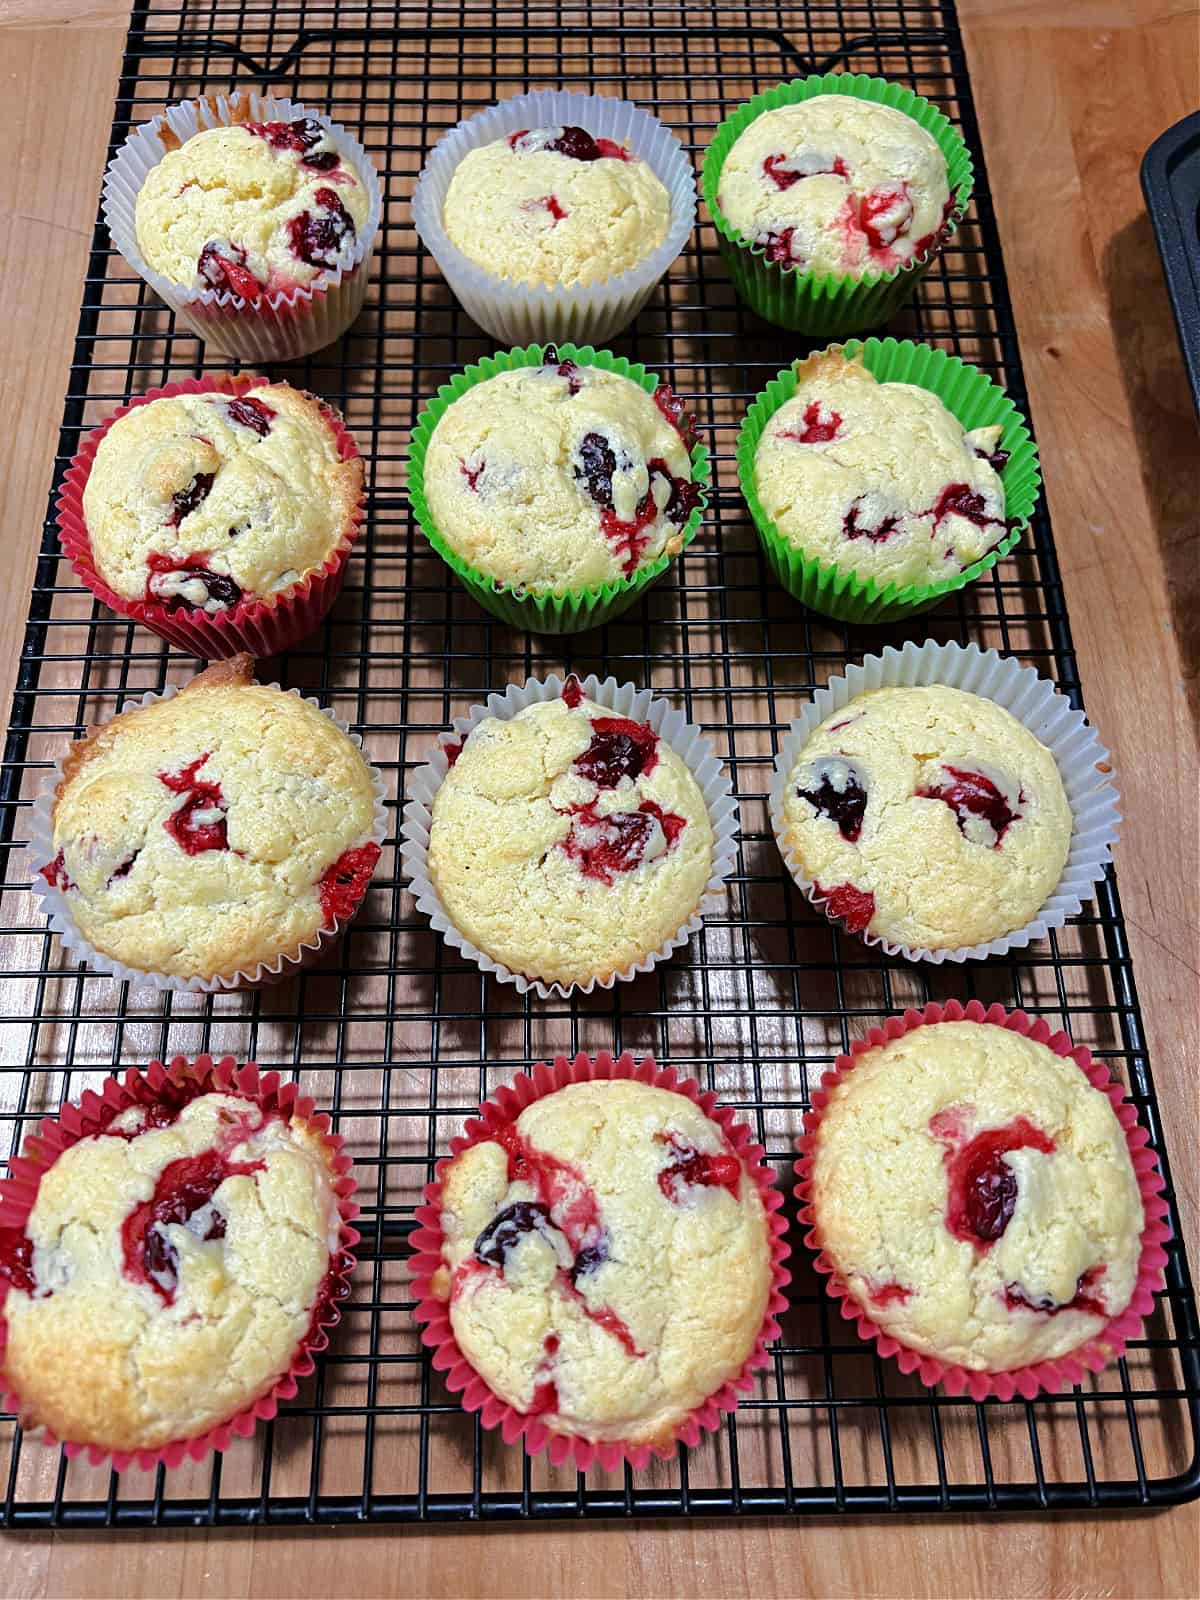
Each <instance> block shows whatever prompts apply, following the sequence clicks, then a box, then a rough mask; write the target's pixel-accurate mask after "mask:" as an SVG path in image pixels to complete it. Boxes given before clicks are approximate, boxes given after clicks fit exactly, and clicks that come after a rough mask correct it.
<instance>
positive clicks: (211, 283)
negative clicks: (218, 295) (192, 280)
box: [196, 239, 263, 300]
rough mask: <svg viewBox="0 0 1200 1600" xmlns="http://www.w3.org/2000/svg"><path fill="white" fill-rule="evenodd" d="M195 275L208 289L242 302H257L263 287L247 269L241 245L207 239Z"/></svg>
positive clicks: (244, 253) (198, 259) (197, 262)
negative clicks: (239, 299) (228, 294)
mask: <svg viewBox="0 0 1200 1600" xmlns="http://www.w3.org/2000/svg"><path fill="white" fill-rule="evenodd" d="M196 271H197V272H198V273H199V274H200V277H201V278H202V279H203V280H204V282H205V283H206V284H207V285H208V287H209V288H210V289H218V290H221V289H228V290H229V291H230V292H231V293H233V294H240V295H241V296H242V298H243V299H244V300H257V299H258V297H259V295H260V294H261V293H262V287H263V286H262V284H261V283H259V281H258V279H257V278H256V277H255V276H254V274H253V273H252V272H251V271H250V268H249V267H248V266H247V265H246V252H245V251H244V250H243V249H242V248H241V246H240V245H231V244H225V243H223V242H222V241H220V240H217V239H210V240H209V241H208V243H207V244H206V245H205V246H204V248H203V249H202V250H201V251H200V255H199V257H198V258H197V261H196Z"/></svg>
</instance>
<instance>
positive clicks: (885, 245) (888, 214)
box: [858, 183, 913, 250]
mask: <svg viewBox="0 0 1200 1600" xmlns="http://www.w3.org/2000/svg"><path fill="white" fill-rule="evenodd" d="M912 219H913V203H912V196H911V195H910V194H909V192H908V185H907V184H903V183H885V184H881V185H880V186H879V188H877V189H872V190H871V192H870V194H866V195H864V196H863V198H862V202H861V204H860V206H859V211H858V223H859V227H860V228H861V229H862V231H863V232H864V233H865V234H866V236H867V243H868V244H869V245H870V246H871V248H872V250H889V249H891V247H892V245H894V244H895V242H896V240H897V239H898V238H899V237H900V235H901V234H902V233H903V232H904V230H905V228H907V227H908V225H909V223H910V222H911V221H912Z"/></svg>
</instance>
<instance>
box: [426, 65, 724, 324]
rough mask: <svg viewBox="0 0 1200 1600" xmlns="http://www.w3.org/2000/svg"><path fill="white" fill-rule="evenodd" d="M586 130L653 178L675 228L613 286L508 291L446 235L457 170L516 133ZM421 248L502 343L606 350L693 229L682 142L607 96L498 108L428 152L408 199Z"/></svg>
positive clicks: (539, 94)
mask: <svg viewBox="0 0 1200 1600" xmlns="http://www.w3.org/2000/svg"><path fill="white" fill-rule="evenodd" d="M564 124H573V125H575V126H576V127H583V128H586V129H587V131H588V133H590V134H591V135H592V136H593V137H594V138H604V139H615V140H616V141H617V142H618V143H619V144H625V145H628V146H629V147H630V149H631V150H632V151H633V153H634V154H635V155H636V156H638V157H639V158H640V159H641V160H642V161H645V162H647V163H648V164H649V166H650V167H651V168H652V169H653V171H654V172H655V173H656V174H657V176H658V178H659V180H660V181H661V182H662V184H663V185H664V187H665V188H666V190H667V193H668V194H669V195H670V197H671V223H670V227H669V228H668V230H667V236H666V238H665V239H664V240H663V242H662V243H661V244H660V245H659V246H658V248H657V249H656V250H652V251H651V253H650V254H649V255H648V256H646V257H645V258H644V259H643V260H641V261H638V262H636V263H635V264H634V265H633V266H632V267H629V268H627V269H626V270H625V271H624V272H620V273H618V274H617V276H616V277H614V278H604V279H601V280H599V281H598V282H596V283H589V284H585V285H582V286H580V285H573V286H571V287H566V286H564V285H561V284H558V285H555V286H554V287H553V288H547V287H545V286H544V285H542V284H528V283H513V282H510V281H507V280H505V279H503V278H498V277H496V276H494V275H493V274H492V273H490V272H486V271H485V270H484V269H483V268H482V267H480V266H478V265H477V264H476V263H475V262H474V261H472V260H470V259H469V258H468V257H467V256H465V255H464V254H463V253H462V251H461V250H459V249H458V248H457V246H455V245H453V244H451V243H450V239H449V237H448V235H447V233H446V230H445V228H444V227H443V226H442V207H443V205H444V203H445V199H446V191H447V190H448V189H449V187H450V180H451V178H452V177H453V175H454V171H455V168H456V167H457V166H458V164H459V162H460V161H461V160H462V159H463V157H464V156H465V155H466V154H467V152H468V151H469V150H474V149H475V148H476V147H477V146H478V145H482V144H491V143H493V142H494V141H495V140H497V139H503V138H506V137H507V136H508V135H509V134H510V133H515V132H516V131H517V129H519V128H555V127H561V126H562V125H564ZM412 210H413V222H414V224H415V225H416V230H417V233H418V234H419V235H420V237H421V242H422V243H423V244H424V245H425V248H426V249H427V250H428V251H429V253H430V254H431V255H432V256H433V258H434V260H435V261H436V262H437V264H438V266H439V267H440V268H441V269H442V275H443V277H444V278H445V279H446V282H447V283H448V284H449V285H450V288H451V289H452V290H453V291H454V293H455V295H456V296H457V297H458V299H459V300H460V301H461V302H462V305H463V308H464V309H465V310H466V312H467V314H468V316H469V317H470V318H471V320H472V321H473V322H476V323H478V324H479V326H480V327H481V328H483V329H485V330H486V331H487V332H488V333H490V334H492V335H493V337H494V338H496V339H498V340H500V341H501V342H502V343H504V344H510V345H515V344H529V343H530V342H531V341H535V340H536V341H538V342H542V341H544V340H546V339H570V340H571V341H572V342H573V343H575V344H581V345H582V344H602V343H604V342H605V341H606V340H608V339H611V338H612V337H613V336H614V335H615V334H618V333H620V332H621V330H622V329H623V328H627V327H628V326H629V324H630V323H631V322H632V321H633V319H634V317H636V316H637V314H638V312H639V311H640V310H641V309H642V307H643V306H644V305H645V303H646V301H647V300H648V299H649V297H650V295H651V293H652V292H653V289H654V286H655V284H656V283H657V282H658V281H659V279H660V278H661V277H662V276H663V274H664V273H665V272H666V270H667V268H668V267H669V266H670V265H671V263H672V262H673V261H674V260H675V258H676V256H677V255H678V254H679V252H680V251H681V250H682V249H683V247H684V245H685V243H686V242H687V239H688V236H689V235H690V233H691V231H692V229H693V227H694V226H695V223H696V176H695V173H694V172H693V170H692V164H691V162H690V161H689V160H688V158H687V155H686V153H685V152H684V150H683V147H682V146H681V144H680V143H679V140H678V139H677V138H676V137H675V135H674V134H673V133H671V132H670V130H669V129H667V128H665V127H664V126H663V124H662V123H661V122H659V121H658V119H657V118H656V117H652V116H651V115H650V113H649V112H648V111H643V110H641V108H640V107H638V106H635V105H631V104H630V102H629V101H628V100H615V99H613V98H611V97H610V96H608V95H596V94H575V93H572V92H570V91H568V90H565V89H535V90H533V91H532V92H531V93H530V94H522V95H517V96H516V97H515V98H514V99H512V100H503V101H501V102H500V104H499V105H495V106H490V107H489V108H488V110H486V111H480V112H479V113H478V114H477V115H475V116H473V117H469V118H466V119H465V120H464V121H462V122H460V123H459V124H458V126H457V127H454V128H451V129H450V131H449V132H448V133H446V134H443V136H442V138H441V139H439V141H438V143H437V144H436V145H435V146H434V148H433V151H432V152H431V154H430V156H429V158H428V160H427V161H426V163H425V166H424V168H423V170H422V172H421V176H420V177H419V178H418V180H417V186H416V189H415V191H414V193H413V200H412Z"/></svg>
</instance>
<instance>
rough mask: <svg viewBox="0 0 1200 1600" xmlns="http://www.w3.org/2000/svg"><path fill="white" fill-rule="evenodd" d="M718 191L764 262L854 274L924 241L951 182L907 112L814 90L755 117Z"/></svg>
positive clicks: (890, 262)
mask: <svg viewBox="0 0 1200 1600" xmlns="http://www.w3.org/2000/svg"><path fill="white" fill-rule="evenodd" d="M718 198H719V203H720V206H721V210H722V211H723V212H724V213H725V216H726V218H727V220H728V221H729V223H730V225H731V226H732V227H734V228H736V229H737V231H738V232H739V233H741V234H742V235H743V236H744V237H745V238H747V239H749V240H751V241H752V242H753V243H755V244H759V245H762V246H763V250H764V254H765V256H766V259H767V260H768V261H772V262H775V263H777V264H778V265H779V266H782V267H785V268H796V269H798V270H800V271H807V270H811V271H814V272H819V273H838V274H850V275H854V276H860V275H862V274H863V273H866V272H872V271H874V272H890V271H892V270H893V269H894V268H896V267H900V266H904V265H905V264H906V263H907V262H909V261H911V260H912V258H913V257H914V256H919V255H923V254H924V253H925V252H926V251H928V250H929V249H931V248H932V246H933V245H934V243H935V242H936V239H937V235H938V232H939V230H940V229H941V227H942V224H943V222H944V221H945V219H946V216H947V214H948V212H949V210H950V185H949V179H948V176H947V170H946V158H945V156H944V155H943V154H942V152H941V149H940V148H939V146H938V142H937V140H936V139H935V138H934V137H933V135H932V134H931V133H929V132H928V131H927V130H926V129H925V128H923V127H922V126H921V124H920V123H919V122H916V121H914V119H913V118H912V117H911V116H906V115H905V114H904V112H902V111H897V110H895V109H893V107H891V106H887V105H880V104H878V103H876V102H873V101H869V100H859V99H856V98H853V97H852V96H850V95H845V94H818V95H815V96H813V97H812V98H811V99H807V100H802V101H800V102H798V103H796V104H793V105H783V106H779V107H778V108H777V109H775V110H773V111H765V112H763V113H762V115H761V116H758V117H755V118H754V120H753V121H752V122H751V123H750V124H749V126H748V127H747V128H746V129H745V130H744V131H743V132H742V134H741V135H740V136H739V137H738V139H737V140H736V141H735V143H734V145H733V147H732V149H731V150H730V152H729V154H728V155H727V156H726V158H725V162H724V165H723V166H722V168H721V175H720V184H719V189H718Z"/></svg>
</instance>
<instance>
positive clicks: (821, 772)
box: [796, 757, 867, 844]
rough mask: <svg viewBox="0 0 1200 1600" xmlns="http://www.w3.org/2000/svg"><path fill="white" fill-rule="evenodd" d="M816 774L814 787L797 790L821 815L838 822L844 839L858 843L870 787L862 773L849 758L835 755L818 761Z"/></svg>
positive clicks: (839, 830)
mask: <svg viewBox="0 0 1200 1600" xmlns="http://www.w3.org/2000/svg"><path fill="white" fill-rule="evenodd" d="M813 776H814V778H815V779H816V782H815V784H814V786H813V787H812V788H811V789H802V788H800V787H799V786H797V788H796V793H797V794H798V795H799V796H800V798H801V799H802V800H807V801H808V803H809V805H810V806H812V808H813V809H814V811H816V812H817V813H818V814H819V815H820V816H823V817H829V818H831V819H832V820H833V821H834V822H836V823H837V825H838V832H839V833H840V834H841V836H842V838H843V839H847V840H849V842H850V843H851V844H855V843H857V841H858V836H859V834H860V833H861V832H862V825H863V816H864V814H865V812H866V809H867V789H866V783H865V781H864V779H863V776H862V774H861V773H860V772H859V771H858V770H857V769H856V768H855V767H852V766H851V765H850V763H849V762H848V761H843V760H842V759H841V758H840V757H833V758H831V759H830V760H827V761H822V762H818V764H817V766H816V767H815V769H814V773H813Z"/></svg>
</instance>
